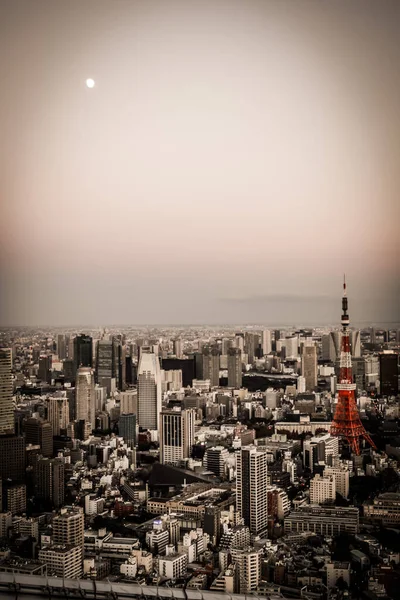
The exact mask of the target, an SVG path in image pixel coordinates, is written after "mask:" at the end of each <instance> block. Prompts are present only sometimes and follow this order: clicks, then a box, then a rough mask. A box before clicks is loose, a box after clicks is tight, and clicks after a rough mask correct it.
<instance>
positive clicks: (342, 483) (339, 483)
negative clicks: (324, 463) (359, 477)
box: [324, 465, 350, 498]
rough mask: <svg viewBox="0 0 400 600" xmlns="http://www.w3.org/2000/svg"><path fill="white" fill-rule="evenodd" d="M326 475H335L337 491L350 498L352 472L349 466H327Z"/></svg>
mask: <svg viewBox="0 0 400 600" xmlns="http://www.w3.org/2000/svg"><path fill="white" fill-rule="evenodd" d="M325 475H326V476H330V477H334V479H335V485H336V492H337V493H338V494H340V495H341V496H343V498H348V496H349V485H350V472H349V470H348V468H346V467H345V466H342V465H339V466H332V467H325V469H324V476H325Z"/></svg>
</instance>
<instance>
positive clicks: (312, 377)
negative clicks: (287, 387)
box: [301, 345, 318, 392]
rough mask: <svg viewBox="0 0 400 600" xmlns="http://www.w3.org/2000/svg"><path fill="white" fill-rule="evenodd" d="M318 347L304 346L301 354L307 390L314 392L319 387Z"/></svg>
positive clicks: (302, 370)
mask: <svg viewBox="0 0 400 600" xmlns="http://www.w3.org/2000/svg"><path fill="white" fill-rule="evenodd" d="M317 372H318V371H317V348H316V346H315V345H313V346H303V352H302V356H301V374H302V376H303V377H304V378H305V380H306V391H308V392H313V391H314V389H315V388H316V387H317Z"/></svg>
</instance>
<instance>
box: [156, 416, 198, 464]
mask: <svg viewBox="0 0 400 600" xmlns="http://www.w3.org/2000/svg"><path fill="white" fill-rule="evenodd" d="M195 417H196V411H195V410H193V409H191V408H189V409H186V410H180V409H179V408H178V409H176V410H163V411H162V412H161V415H160V462H161V463H162V464H169V465H176V464H179V463H180V462H181V461H182V460H184V459H186V458H190V455H191V452H192V448H193V444H194V423H195Z"/></svg>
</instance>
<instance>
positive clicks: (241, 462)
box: [236, 446, 268, 535]
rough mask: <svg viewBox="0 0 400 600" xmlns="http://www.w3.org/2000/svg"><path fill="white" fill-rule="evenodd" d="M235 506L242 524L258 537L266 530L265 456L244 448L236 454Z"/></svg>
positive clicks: (251, 448) (255, 450)
mask: <svg viewBox="0 0 400 600" xmlns="http://www.w3.org/2000/svg"><path fill="white" fill-rule="evenodd" d="M236 504H237V509H238V511H239V514H240V516H241V517H242V518H243V519H244V524H245V525H246V526H247V527H249V529H250V531H251V533H253V534H254V535H258V534H260V533H262V532H264V531H266V529H267V525H268V510H267V508H268V507H267V454H266V453H265V452H262V451H260V450H258V449H257V448H256V446H244V447H242V448H241V450H240V452H239V453H238V454H237V473H236Z"/></svg>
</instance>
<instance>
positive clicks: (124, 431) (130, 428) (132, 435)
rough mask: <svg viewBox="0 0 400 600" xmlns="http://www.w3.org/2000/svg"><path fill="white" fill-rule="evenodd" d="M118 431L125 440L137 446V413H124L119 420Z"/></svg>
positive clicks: (131, 445) (130, 444)
mask: <svg viewBox="0 0 400 600" xmlns="http://www.w3.org/2000/svg"><path fill="white" fill-rule="evenodd" d="M118 432H119V435H120V436H121V437H123V438H124V441H125V442H126V443H127V444H128V446H130V447H131V448H134V447H135V446H136V415H134V414H132V413H131V414H127V413H124V414H122V415H120V417H119V421H118Z"/></svg>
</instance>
